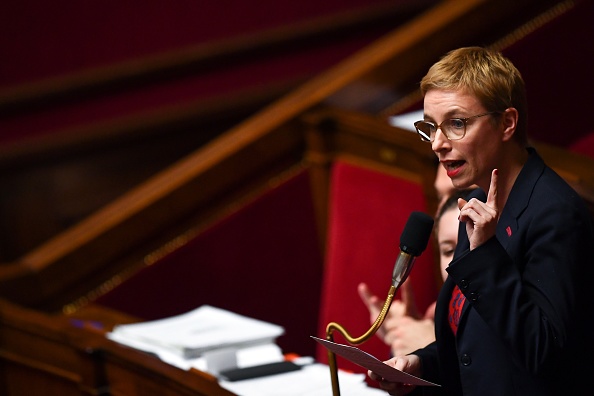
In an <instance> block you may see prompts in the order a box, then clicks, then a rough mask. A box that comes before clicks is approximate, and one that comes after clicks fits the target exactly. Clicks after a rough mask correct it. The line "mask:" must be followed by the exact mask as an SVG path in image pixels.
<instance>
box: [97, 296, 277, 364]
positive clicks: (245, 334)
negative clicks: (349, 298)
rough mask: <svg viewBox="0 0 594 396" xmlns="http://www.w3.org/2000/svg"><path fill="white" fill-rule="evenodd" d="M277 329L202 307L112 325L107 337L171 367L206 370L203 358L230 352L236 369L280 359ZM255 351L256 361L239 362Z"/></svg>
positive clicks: (208, 307) (243, 317) (255, 320)
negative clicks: (150, 355) (157, 317)
mask: <svg viewBox="0 0 594 396" xmlns="http://www.w3.org/2000/svg"><path fill="white" fill-rule="evenodd" d="M282 334H284V329H283V328H282V327H281V326H277V325H275V324H271V323H268V322H263V321H260V320H257V319H253V318H249V317H246V316H242V315H238V314H236V313H233V312H229V311H226V310H223V309H220V308H215V307H212V306H209V305H203V306H201V307H199V308H197V309H195V310H193V311H190V312H187V313H184V314H181V315H177V316H173V317H169V318H165V319H159V320H154V321H149V322H141V323H133V324H126V325H118V326H116V327H115V328H114V329H113V331H112V332H111V333H108V335H107V337H108V338H109V339H111V340H113V341H116V342H119V343H121V344H124V345H127V346H130V347H133V348H136V349H140V350H143V351H146V352H151V353H154V354H156V355H157V356H159V357H160V358H161V359H162V360H163V361H165V362H167V363H169V364H172V365H174V366H177V367H180V368H183V369H186V370H187V369H189V368H191V367H195V368H197V369H200V370H207V367H206V365H207V364H206V362H205V361H204V357H205V356H208V355H209V354H211V355H215V354H217V353H218V352H220V351H233V353H234V355H235V356H236V358H237V359H239V361H238V364H237V366H241V365H246V364H247V365H249V364H262V363H266V362H270V361H278V360H279V359H282V353H281V351H280V349H279V348H278V346H276V344H275V342H276V338H277V337H279V336H281V335H282ZM249 351H257V353H255V354H254V355H257V356H260V359H259V361H250V362H245V360H246V359H248V360H249V359H250V358H249V357H246V358H245V359H243V360H244V362H243V363H242V362H241V359H242V357H241V355H242V353H243V355H246V353H245V352H249Z"/></svg>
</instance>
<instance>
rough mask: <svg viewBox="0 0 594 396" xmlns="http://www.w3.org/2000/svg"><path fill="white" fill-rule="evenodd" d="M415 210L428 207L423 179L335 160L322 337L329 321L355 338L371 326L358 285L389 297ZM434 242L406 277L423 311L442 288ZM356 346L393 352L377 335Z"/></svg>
mask: <svg viewBox="0 0 594 396" xmlns="http://www.w3.org/2000/svg"><path fill="white" fill-rule="evenodd" d="M413 211H423V212H427V209H426V200H425V197H424V195H423V191H422V186H421V185H420V184H417V183H415V182H412V181H409V180H405V179H404V178H399V177H396V176H394V175H389V174H386V173H381V172H378V171H375V170H370V169H366V168H363V167H360V166H354V165H351V164H348V163H344V162H337V163H335V165H334V167H333V169H332V173H331V184H330V210H329V225H328V239H327V253H326V258H325V260H326V263H325V265H326V266H325V273H324V278H323V285H322V295H321V306H320V321H319V330H318V336H319V337H321V338H325V336H326V330H325V329H326V325H327V324H328V323H329V322H337V323H339V324H341V325H343V326H345V328H346V329H347V330H348V331H349V333H350V334H351V335H352V336H353V337H359V336H361V335H362V334H364V333H365V332H366V331H367V330H368V329H369V327H370V319H369V313H368V311H367V308H366V307H365V305H364V304H363V302H362V301H361V300H360V298H359V295H358V293H357V285H358V284H359V282H366V283H367V284H368V285H369V286H370V288H371V290H372V291H373V292H374V293H375V294H376V295H378V296H379V297H381V298H382V299H384V298H385V297H386V296H387V293H388V291H389V288H390V285H391V279H392V270H393V267H394V262H395V260H396V258H397V256H398V254H399V253H400V249H399V241H400V234H401V233H402V230H403V228H404V225H405V224H406V221H407V220H408V217H409V216H410V213H411V212H413ZM431 245H432V241H430V242H429V246H428V247H427V250H425V252H424V253H423V254H422V255H421V256H420V257H418V258H417V260H416V261H415V265H414V267H413V269H412V272H411V274H410V276H409V278H408V280H407V282H412V286H413V291H414V294H415V298H416V302H417V304H418V306H419V309H421V310H423V311H424V310H425V309H426V308H427V306H428V305H429V304H431V303H432V302H433V301H435V298H436V296H437V289H438V284H437V280H436V277H435V272H434V271H435V267H434V264H433V253H432V246H431ZM398 294H399V293H398ZM397 297H398V295H397ZM334 340H335V341H336V342H340V343H345V342H346V341H345V339H344V338H343V337H342V336H341V335H340V334H339V333H335V336H334ZM358 347H359V348H361V349H362V350H364V351H366V352H369V353H371V354H373V355H374V356H376V357H377V358H379V359H382V360H383V359H387V358H388V357H389V354H390V351H389V348H388V347H387V346H386V345H384V344H383V343H382V342H381V340H379V338H378V337H377V336H374V337H373V338H372V339H370V340H369V341H367V342H365V343H363V344H361V345H359V346H358ZM316 357H317V359H318V360H320V361H322V362H327V351H326V350H325V349H324V348H323V347H321V346H319V347H318V350H317V356H316ZM337 362H338V367H339V369H346V370H350V371H355V372H362V373H366V370H364V369H361V368H360V367H358V366H356V365H354V364H351V363H350V362H348V361H346V360H343V359H342V358H340V357H339V358H338V360H337Z"/></svg>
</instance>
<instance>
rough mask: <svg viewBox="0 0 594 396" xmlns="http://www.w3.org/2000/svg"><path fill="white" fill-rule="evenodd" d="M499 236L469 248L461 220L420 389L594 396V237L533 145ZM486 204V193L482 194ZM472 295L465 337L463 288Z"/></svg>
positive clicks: (501, 395)
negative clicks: (458, 297) (459, 305)
mask: <svg viewBox="0 0 594 396" xmlns="http://www.w3.org/2000/svg"><path fill="white" fill-rule="evenodd" d="M529 151H530V158H529V160H528V162H527V163H526V164H525V166H524V167H523V169H522V171H521V173H520V175H519V176H518V179H517V180H516V182H515V184H514V186H513V188H512V190H511V193H510V195H509V198H508V201H507V204H506V205H505V208H503V211H502V213H501V216H500V219H499V222H498V225H497V232H496V237H493V238H491V239H490V240H489V241H487V242H486V243H484V244H483V245H481V246H479V247H477V248H476V249H474V250H473V251H470V250H469V242H468V237H467V235H466V229H465V225H464V224H461V226H460V229H459V234H458V235H459V239H458V246H457V249H456V253H455V255H454V259H453V260H452V262H451V264H450V266H449V268H448V273H449V275H448V279H447V280H446V282H445V284H444V286H443V288H442V290H441V292H440V295H439V297H438V300H437V305H436V312H435V322H436V329H435V332H436V339H437V341H436V342H435V343H433V344H431V345H429V346H428V347H426V348H423V349H421V350H419V351H416V352H415V353H416V354H418V355H419V356H420V357H421V359H422V362H423V372H424V375H423V377H424V378H426V379H428V380H430V381H432V382H437V383H440V384H442V385H443V387H442V388H440V389H439V390H437V389H432V388H428V387H426V388H420V389H417V391H416V393H425V394H433V393H437V394H447V395H466V396H488V395H497V396H511V395H521V396H530V395H539V396H542V395H585V394H594V385H590V384H594V346H593V341H592V340H593V339H594V301H592V302H591V300H592V299H593V296H594V293H592V291H594V283H593V282H594V276H593V274H594V271H593V269H594V262H593V260H592V250H593V249H594V231H593V226H592V218H591V216H590V214H589V212H588V210H587V208H586V206H585V205H584V203H583V201H582V200H581V198H580V197H579V196H578V194H577V193H576V192H575V191H574V190H573V189H571V188H570V187H569V186H568V185H567V184H566V183H565V181H563V179H562V178H561V177H559V176H558V175H557V174H556V173H555V172H554V171H553V170H552V169H550V168H549V167H547V166H546V165H545V164H544V162H543V161H542V159H541V158H540V156H539V155H538V154H537V153H536V152H535V151H534V150H533V149H529ZM478 194H479V195H480V198H481V199H482V200H483V201H484V199H485V194H484V192H482V191H480V190H479V192H478ZM455 284H457V285H458V286H459V287H460V289H461V290H462V293H463V294H464V295H465V297H466V302H465V304H464V308H463V311H462V315H461V318H460V323H459V328H458V332H457V335H456V337H454V335H453V332H452V331H451V329H450V327H449V325H448V321H447V315H448V306H449V303H450V298H451V295H452V290H453V288H454V285H455Z"/></svg>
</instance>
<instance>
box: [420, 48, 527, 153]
mask: <svg viewBox="0 0 594 396" xmlns="http://www.w3.org/2000/svg"><path fill="white" fill-rule="evenodd" d="M432 89H440V90H452V91H464V92H467V93H469V94H472V95H474V96H476V97H477V98H478V99H479V101H480V102H481V103H482V104H483V106H484V107H485V109H486V110H487V111H496V112H503V111H504V110H505V109H507V108H510V107H513V108H515V109H516V110H517V111H518V126H517V128H516V133H515V135H514V136H515V137H516V139H518V140H519V142H520V143H522V144H524V145H526V144H527V141H528V132H527V127H528V126H527V117H528V114H527V102H526V88H525V86H524V80H523V79H522V75H521V74H520V72H519V71H518V69H517V68H516V67H515V66H514V65H513V63H512V62H511V61H510V60H509V59H507V58H505V57H504V56H503V55H502V54H501V53H499V52H497V51H492V50H488V49H485V48H482V47H464V48H459V49H456V50H453V51H450V52H448V53H447V54H446V55H445V56H444V57H442V58H441V59H440V60H439V61H438V62H437V63H435V64H434V65H433V66H431V68H430V69H429V71H428V72H427V74H426V75H425V77H423V79H422V80H421V93H422V94H423V97H425V94H426V93H427V92H428V91H430V90H432Z"/></svg>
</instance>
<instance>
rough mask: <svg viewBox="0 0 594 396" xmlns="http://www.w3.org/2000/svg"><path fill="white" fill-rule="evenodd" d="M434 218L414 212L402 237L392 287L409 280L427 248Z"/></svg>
mask: <svg viewBox="0 0 594 396" xmlns="http://www.w3.org/2000/svg"><path fill="white" fill-rule="evenodd" d="M432 230H433V218H432V217H431V216H429V215H428V214H426V213H423V212H412V213H411V214H410V217H409V218H408V220H407V222H406V225H405V226H404V230H403V231H402V234H401V235H400V254H399V255H398V258H397V259H396V263H395V264H394V271H393V272H392V285H393V286H395V287H396V288H398V287H400V285H401V284H402V283H404V281H405V280H406V278H408V274H409V273H410V271H411V269H412V267H413V264H414V262H415V259H416V258H417V257H418V256H420V255H421V253H423V251H424V250H425V249H426V248H427V243H428V242H429V237H430V236H431V231H432Z"/></svg>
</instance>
